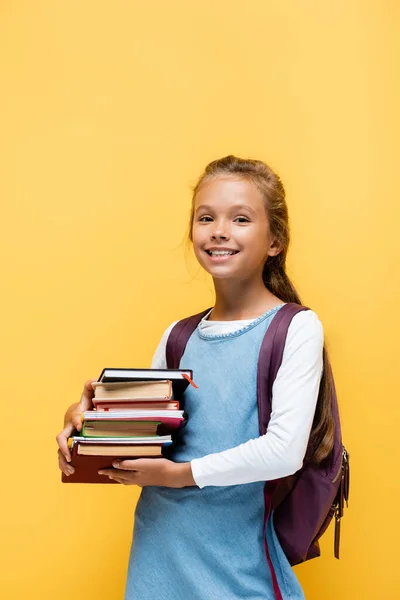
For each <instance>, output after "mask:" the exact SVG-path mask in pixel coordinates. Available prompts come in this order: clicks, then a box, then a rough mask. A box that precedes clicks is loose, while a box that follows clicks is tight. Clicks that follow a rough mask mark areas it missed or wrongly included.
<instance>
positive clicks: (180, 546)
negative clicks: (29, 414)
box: [57, 156, 324, 600]
mask: <svg viewBox="0 0 400 600" xmlns="http://www.w3.org/2000/svg"><path fill="white" fill-rule="evenodd" d="M190 239H191V241H192V243H193V249H194V253H195V255H196V257H197V260H198V261H199V263H200V265H201V266H202V267H203V268H204V269H205V270H206V271H207V272H208V273H209V274H210V275H211V276H212V278H213V283H214V288H215V303H214V306H213V308H212V309H211V310H210V311H209V312H208V313H207V314H206V315H205V316H204V317H203V318H202V320H201V321H200V323H199V325H198V327H197V328H196V329H195V331H194V332H193V334H192V335H191V337H190V339H189V341H188V343H187V345H186V348H185V351H184V354H183V357H182V360H181V365H182V366H183V367H185V366H186V367H190V368H191V369H193V372H194V375H195V380H196V383H197V385H198V389H194V388H192V387H191V386H189V388H190V389H189V388H188V389H187V390H186V392H185V395H184V402H185V410H187V412H188V414H189V420H188V422H187V424H186V427H184V428H183V429H182V431H181V433H180V437H179V441H178V444H177V445H176V446H175V447H174V449H173V452H172V453H171V455H170V457H169V459H157V460H152V459H138V460H125V461H116V462H115V465H114V469H108V470H105V471H103V472H104V473H106V474H108V475H109V476H110V477H112V478H113V479H115V480H116V481H118V482H120V483H123V484H126V485H129V484H135V485H139V486H142V488H143V489H142V492H141V496H140V499H139V502H138V504H137V508H136V513H135V529H134V539H133V543H132V550H131V556H130V561H129V570H128V579H127V585H126V595H125V599H126V600H154V599H155V598H157V599H158V600H167V599H168V600H169V599H170V598H171V597H173V598H174V600H236V599H237V600H239V599H243V600H244V599H246V600H261V599H265V600H274V599H277V598H279V599H285V600H286V599H288V600H289V599H290V600H300V599H303V598H304V594H303V592H302V590H301V587H300V584H299V582H298V580H297V578H296V576H295V574H294V572H293V570H292V568H291V566H290V564H289V562H288V560H287V558H286V556H285V554H284V552H283V550H282V548H281V546H280V544H279V541H278V538H277V535H276V533H275V529H274V523H273V513H272V514H271V516H270V517H269V520H268V523H267V529H266V545H267V548H268V553H269V557H270V559H271V564H270V563H269V562H268V561H267V560H266V552H265V540H264V523H263V517H264V496H263V490H264V483H265V481H270V480H275V479H278V478H282V477H286V476H288V475H291V474H293V473H295V472H296V471H297V470H298V469H299V468H301V466H302V464H303V459H304V456H305V453H306V449H307V445H308V441H309V438H310V432H311V429H312V426H313V420H314V415H315V414H316V406H317V400H318V397H319V387H320V382H321V375H322V371H323V365H324V360H323V344H324V335H323V328H322V325H321V323H320V321H319V319H318V316H317V315H316V314H315V312H313V311H312V310H307V311H302V312H299V313H298V314H296V315H295V316H294V317H293V319H292V322H291V324H290V326H289V330H288V335H287V338H286V344H285V349H284V354H283V360H282V364H281V367H280V369H279V371H278V375H277V377H276V379H275V382H274V385H273V397H272V413H271V419H270V422H269V426H268V431H267V433H266V434H265V435H262V436H260V434H259V423H258V408H257V390H256V376H257V361H258V353H259V350H260V345H261V342H262V340H263V338H264V335H265V333H266V331H267V329H268V327H269V325H270V323H271V321H272V320H273V318H274V316H275V315H276V314H277V313H278V311H279V310H280V309H281V308H282V306H284V305H285V303H288V302H295V303H298V304H301V302H300V299H299V296H298V294H297V292H296V290H295V288H294V287H293V285H292V283H291V281H290V279H289V278H288V276H287V274H286V271H285V264H286V255H287V252H288V247H289V224H288V211H287V205H286V201H285V193H284V188H283V186H282V183H281V181H280V179H279V177H278V175H277V174H276V173H274V172H273V171H272V169H271V168H270V167H269V166H268V165H266V164H265V163H263V162H261V161H258V160H243V159H240V158H237V157H235V156H227V157H225V158H222V159H220V160H216V161H213V162H212V163H210V164H209V165H208V166H207V167H206V169H205V172H204V173H203V174H202V175H201V177H200V178H199V180H198V182H197V185H196V186H195V188H194V192H193V199H192V211H191V217H190ZM174 325H175V323H172V325H170V326H169V327H168V328H167V330H166V331H165V333H164V335H163V337H162V339H161V341H160V343H159V345H158V348H157V349H156V352H155V355H154V358H153V361H152V368H167V363H166V344H167V340H168V337H169V334H170V332H171V330H172V328H173V327H174ZM92 396H93V391H92V388H91V383H90V381H89V382H87V383H86V385H85V388H84V393H83V396H82V398H81V401H80V403H78V404H77V405H73V406H72V407H70V409H69V410H68V411H67V413H66V417H65V428H64V430H63V431H62V432H61V433H60V434H59V435H58V436H57V439H58V443H59V446H60V451H59V464H60V468H61V469H62V470H63V472H64V473H66V474H68V473H72V472H73V467H72V466H71V465H69V464H68V461H69V458H70V456H69V451H68V448H67V444H66V440H67V437H68V436H69V435H70V433H71V432H72V430H73V428H74V427H77V428H78V429H79V428H80V417H79V415H80V412H81V411H82V410H86V409H88V408H90V406H91V399H92ZM323 401H324V396H323V394H322V396H321V402H323ZM319 408H320V409H321V410H319V411H318V413H317V414H318V415H320V414H321V415H322V414H323V410H322V408H323V407H319ZM314 426H318V423H314Z"/></svg>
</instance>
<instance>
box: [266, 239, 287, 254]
mask: <svg viewBox="0 0 400 600" xmlns="http://www.w3.org/2000/svg"><path fill="white" fill-rule="evenodd" d="M282 250H283V246H282V244H281V243H280V242H279V241H278V239H277V238H275V239H274V240H273V241H272V242H271V244H270V246H269V250H268V256H277V255H278V254H279V253H280V252H282Z"/></svg>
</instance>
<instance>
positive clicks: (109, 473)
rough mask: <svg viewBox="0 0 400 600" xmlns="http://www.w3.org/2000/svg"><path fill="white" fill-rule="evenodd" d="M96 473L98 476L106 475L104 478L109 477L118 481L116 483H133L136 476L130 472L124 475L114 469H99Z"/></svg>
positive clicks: (122, 472)
mask: <svg viewBox="0 0 400 600" xmlns="http://www.w3.org/2000/svg"><path fill="white" fill-rule="evenodd" d="M98 473H99V475H106V477H109V478H110V479H118V481H119V480H121V481H133V480H135V478H137V474H136V473H133V472H132V471H127V472H126V473H124V471H121V472H120V471H116V470H115V469H100V471H98Z"/></svg>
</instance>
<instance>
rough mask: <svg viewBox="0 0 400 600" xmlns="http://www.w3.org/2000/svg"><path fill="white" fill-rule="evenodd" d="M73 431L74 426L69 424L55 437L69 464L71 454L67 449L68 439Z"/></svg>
mask: <svg viewBox="0 0 400 600" xmlns="http://www.w3.org/2000/svg"><path fill="white" fill-rule="evenodd" d="M73 429H74V426H73V425H72V423H71V424H69V425H67V426H66V427H64V429H63V430H62V431H60V433H59V434H58V435H57V437H56V440H57V444H58V446H59V448H60V450H61V452H62V453H63V455H64V456H65V459H66V460H67V461H68V462H70V460H71V453H70V451H69V448H68V438H69V436H70V435H71V433H72V431H73Z"/></svg>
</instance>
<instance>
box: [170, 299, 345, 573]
mask: <svg viewBox="0 0 400 600" xmlns="http://www.w3.org/2000/svg"><path fill="white" fill-rule="evenodd" d="M210 310H211V308H208V309H207V310H205V311H203V312H201V313H199V314H196V315H193V316H191V317H187V318H186V319H183V320H182V321H179V322H178V323H177V324H176V325H175V326H174V327H173V329H172V331H171V333H170V335H169V338H168V341H167V348H166V357H167V366H168V368H169V369H177V368H179V367H180V360H181V358H182V355H183V352H184V350H185V347H186V344H187V342H188V340H189V338H190V336H191V335H192V333H193V332H194V331H195V329H196V327H197V325H198V324H199V322H200V321H201V319H202V317H204V316H205V315H206V314H207V313H208V312H209V311H210ZM302 310H309V309H308V308H307V307H305V306H300V305H299V304H295V303H292V302H289V303H287V304H285V305H284V306H283V307H282V308H281V309H280V310H279V311H278V312H277V313H276V314H275V316H274V317H273V319H272V321H271V323H270V325H269V327H268V329H267V332H266V334H265V337H264V339H263V341H262V344H261V348H260V354H259V358H258V370H257V402H258V416H259V425H260V435H264V434H265V433H266V431H267V427H268V422H269V419H270V415H271V406H272V402H271V400H272V385H273V382H274V380H275V377H276V375H277V373H278V370H279V367H280V365H281V363H282V357H283V350H284V347H285V341H286V335H287V331H288V327H289V325H290V322H291V320H292V318H293V317H294V316H295V315H296V314H297V313H298V312H300V311H302ZM189 366H190V367H191V366H192V365H189ZM332 411H333V416H334V420H335V439H334V446H333V450H332V452H331V454H330V456H329V457H328V458H327V459H326V460H325V461H324V463H323V465H324V466H322V465H319V466H315V465H312V464H311V463H310V462H307V460H304V463H303V466H302V468H301V469H300V470H299V471H297V473H295V474H294V475H290V476H288V477H284V478H282V479H276V480H274V481H267V482H266V483H265V487H264V500H265V515H264V528H265V527H266V523H267V520H268V517H269V515H270V512H271V509H273V510H274V526H275V530H276V533H277V535H278V538H279V541H280V544H281V546H282V548H283V550H284V552H285V554H286V556H287V558H288V560H289V562H290V564H291V565H292V566H293V565H296V564H298V563H301V562H304V561H306V560H309V559H311V558H315V557H317V556H319V555H320V549H319V543H318V540H319V538H320V537H321V536H322V534H323V533H324V531H325V530H326V529H327V528H328V525H329V524H330V522H331V520H332V519H333V517H335V541H334V553H335V557H336V558H339V542H340V519H341V518H342V516H343V507H344V501H346V503H347V501H348V495H349V479H350V470H349V455H348V453H347V451H346V449H345V448H344V446H343V444H342V436H341V428H340V419H339V411H338V404H337V398H336V391H335V386H334V385H333V387H332ZM189 418H190V415H189ZM264 540H265V535H264ZM265 550H266V555H267V559H268V561H269V554H268V548H267V547H266V544H265ZM269 562H270V561H269Z"/></svg>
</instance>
